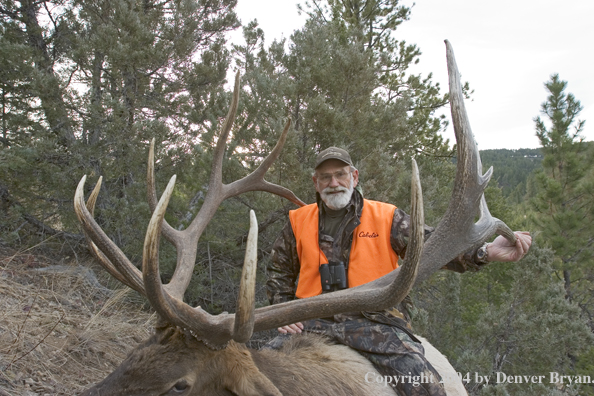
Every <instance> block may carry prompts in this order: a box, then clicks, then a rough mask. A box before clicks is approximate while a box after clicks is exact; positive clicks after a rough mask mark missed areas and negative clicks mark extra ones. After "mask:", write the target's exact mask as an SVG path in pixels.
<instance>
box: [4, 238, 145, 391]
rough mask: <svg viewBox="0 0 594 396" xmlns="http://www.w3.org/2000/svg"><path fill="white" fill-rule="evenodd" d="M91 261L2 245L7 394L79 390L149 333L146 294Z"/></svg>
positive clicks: (84, 387) (99, 375)
mask: <svg viewBox="0 0 594 396" xmlns="http://www.w3.org/2000/svg"><path fill="white" fill-rule="evenodd" d="M87 265H89V266H91V267H92V264H91V262H90V261H89V263H83V265H79V263H77V261H76V260H67V261H65V262H61V263H56V262H52V261H51V260H49V259H46V258H43V257H40V256H34V255H31V254H28V253H26V252H20V253H19V252H14V251H9V250H8V249H6V248H2V247H1V246H0V396H6V395H11V396H12V395H15V396H16V395H19V396H20V395H27V396H33V395H76V394H79V393H80V392H81V391H82V390H84V389H86V388H87V387H88V386H89V385H91V384H94V383H97V382H99V381H100V380H101V379H103V378H104V377H105V376H106V375H107V374H108V373H109V372H111V371H113V369H114V368H115V367H116V366H117V365H118V364H119V363H120V362H121V361H122V360H123V358H124V357H125V356H126V355H127V353H128V351H129V350H130V349H132V348H133V347H135V346H136V345H137V344H138V343H139V342H140V341H142V340H144V339H146V338H147V337H148V336H149V334H150V332H151V329H152V323H153V321H154V317H153V316H151V315H150V314H148V313H146V312H143V311H142V310H141V308H140V305H141V304H140V303H139V302H138V301H141V300H140V298H139V297H137V296H135V295H134V294H133V293H134V292H132V291H129V290H128V289H127V288H122V289H121V290H119V291H115V292H114V291H110V290H108V289H105V288H104V287H103V286H101V284H100V283H99V282H98V281H97V279H96V278H95V273H94V272H93V271H92V270H90V269H88V267H87Z"/></svg>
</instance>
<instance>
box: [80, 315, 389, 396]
mask: <svg viewBox="0 0 594 396" xmlns="http://www.w3.org/2000/svg"><path fill="white" fill-rule="evenodd" d="M370 372H371V373H374V375H373V378H374V379H375V378H376V377H377V376H379V374H378V373H377V371H376V370H375V369H374V368H373V366H372V364H371V363H370V362H369V361H368V360H367V359H365V358H364V357H363V356H361V355H359V354H358V353H357V352H355V351H354V350H352V349H350V348H348V347H346V346H344V345H336V344H334V343H332V342H331V341H329V340H328V339H326V338H324V337H322V336H318V335H314V334H311V335H297V336H294V337H292V338H291V339H290V340H289V341H287V342H286V343H285V344H284V345H283V347H282V348H281V349H280V350H272V349H263V350H253V349H249V348H247V347H246V346H245V345H244V344H240V343H236V342H234V341H231V342H229V344H228V345H227V347H226V348H224V349H222V350H212V349H210V348H208V347H206V345H205V344H204V343H203V342H201V341H197V340H196V339H195V338H194V337H193V336H192V335H191V334H190V333H189V332H184V331H182V330H180V329H179V328H177V327H171V326H168V327H166V328H165V329H159V330H157V332H156V334H155V335H153V336H152V337H151V338H149V339H148V340H147V341H145V342H144V343H142V344H141V345H139V346H138V347H137V348H136V349H134V350H133V351H132V353H131V354H130V355H129V356H128V357H127V358H126V359H125V360H124V362H122V364H121V365H120V366H119V367H118V368H117V369H116V370H115V371H114V372H113V373H111V374H110V375H109V376H108V377H107V378H105V380H103V381H102V382H101V383H99V384H97V385H96V386H95V387H93V388H92V389H89V390H88V391H87V392H85V393H84V394H83V396H99V395H108V394H109V395H111V396H124V395H126V396H131V395H141V394H142V395H145V396H146V395H163V394H169V393H167V391H168V390H170V389H171V388H172V387H173V386H174V385H175V383H176V382H179V381H186V383H187V384H188V385H189V386H190V389H189V391H188V393H181V394H195V393H194V392H195V391H197V390H200V394H205V395H206V394H207V395H209V396H223V395H227V396H231V395H241V396H282V395H301V396H307V395H319V396H340V395H345V396H347V395H348V396H351V395H374V396H394V395H395V392H394V391H393V390H392V389H391V388H390V387H388V386H384V385H383V384H380V383H377V382H375V381H366V380H365V378H366V377H365V376H366V374H368V373H370ZM114 384H115V386H114ZM122 384H124V385H122ZM114 387H115V389H114ZM193 390H194V392H193Z"/></svg>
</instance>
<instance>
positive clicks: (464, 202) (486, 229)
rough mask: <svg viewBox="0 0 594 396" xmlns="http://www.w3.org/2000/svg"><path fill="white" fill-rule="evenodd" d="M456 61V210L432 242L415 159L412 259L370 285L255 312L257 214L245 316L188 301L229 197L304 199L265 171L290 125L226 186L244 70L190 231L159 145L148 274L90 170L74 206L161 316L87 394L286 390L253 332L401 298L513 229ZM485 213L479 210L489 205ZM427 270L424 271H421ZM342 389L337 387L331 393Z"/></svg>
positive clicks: (452, 67) (110, 265)
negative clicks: (484, 159) (102, 206)
mask: <svg viewBox="0 0 594 396" xmlns="http://www.w3.org/2000/svg"><path fill="white" fill-rule="evenodd" d="M446 46H447V48H448V55H447V56H448V66H449V74H450V96H451V103H452V117H453V119H454V128H455V130H456V138H457V141H458V168H457V176H456V186H455V189H454V193H453V195H452V199H451V200H450V205H449V207H448V210H447V212H446V214H445V216H444V218H443V220H442V221H441V222H440V224H439V226H438V227H437V229H436V231H435V233H434V234H433V235H432V236H431V238H430V239H429V241H428V242H427V244H426V247H425V248H423V234H422V233H423V231H422V230H423V223H424V220H423V210H422V195H421V189H420V182H419V178H418V171H417V168H416V163H415V162H414V160H413V183H412V185H413V188H412V210H411V219H413V220H412V222H413V224H412V235H411V238H410V243H409V247H408V249H407V257H406V259H405V260H404V264H403V265H401V266H400V267H399V268H398V269H397V270H395V271H393V272H392V273H390V274H388V275H386V276H384V277H382V278H380V279H378V280H376V281H374V282H371V283H368V284H366V285H362V286H359V287H355V288H352V289H346V290H342V291H337V292H334V293H329V294H323V295H319V296H316V297H312V298H307V299H302V300H295V301H290V302H286V303H282V304H278V305H274V306H267V307H262V308H258V309H255V308H254V300H255V298H254V296H255V275H256V256H257V254H256V239H257V234H258V231H257V221H256V218H255V215H254V213H253V212H251V213H250V232H249V236H248V242H247V248H246V258H245V262H244V267H243V272H242V276H241V283H240V291H239V296H238V300H237V301H238V302H237V312H236V313H235V314H228V313H222V314H219V315H210V314H209V313H207V312H206V311H204V310H203V309H202V308H200V307H195V308H194V307H191V306H189V305H187V304H185V303H184V302H183V294H184V292H185V290H186V288H187V287H188V284H189V282H190V277H191V274H192V270H193V267H194V263H195V260H196V254H197V243H198V239H199V238H200V235H201V234H202V232H203V231H204V229H205V227H206V225H207V224H208V222H209V221H210V220H211V219H212V217H213V216H214V213H215V211H216V209H217V207H218V206H219V205H220V204H221V202H222V201H223V200H225V199H227V198H229V197H232V196H235V195H238V194H241V193H243V192H247V191H256V190H257V191H268V192H271V193H273V194H277V195H279V196H281V197H285V198H287V199H289V200H290V201H291V202H294V203H295V204H297V205H300V206H302V205H304V204H303V202H302V201H300V200H299V199H298V198H297V197H296V196H295V195H294V194H293V193H292V192H291V191H289V190H287V189H286V188H284V187H281V186H278V185H275V184H271V183H268V182H266V181H265V180H264V176H265V173H266V171H267V170H268V168H269V167H270V166H271V164H272V163H273V162H274V161H275V160H276V158H277V157H278V155H279V153H280V150H281V148H282V146H283V144H284V141H285V139H286V136H287V132H288V130H289V126H290V121H289V122H287V124H286V125H285V128H284V131H283V133H282V134H281V137H280V139H279V141H278V143H277V145H276V146H275V148H274V149H273V150H272V152H271V153H270V155H269V156H268V157H267V158H266V159H265V160H264V161H263V162H262V164H261V165H260V166H259V167H258V168H257V169H256V170H255V171H254V172H253V173H251V174H250V175H248V176H246V177H245V178H243V179H241V180H237V181H234V182H232V183H230V184H223V183H222V161H223V153H224V149H225V145H226V141H227V136H228V134H229V131H230V130H231V126H232V123H233V119H234V117H235V112H236V109H237V102H238V97H239V75H238V76H237V77H236V80H235V88H234V94H233V100H232V103H231V108H230V110H229V113H228V115H227V118H226V120H225V122H224V123H223V126H222V131H221V134H220V137H219V139H218V142H217V146H216V148H215V152H214V157H213V165H212V170H211V174H210V182H209V187H208V193H207V196H206V197H205V200H204V204H203V205H202V208H201V209H200V212H199V213H198V214H197V215H196V217H195V218H194V220H193V221H192V223H191V224H190V226H189V227H188V228H187V229H186V230H184V231H178V230H175V229H174V228H172V227H171V226H170V225H169V224H168V223H167V221H165V220H164V215H165V210H166V207H167V204H168V201H169V198H170V197H171V194H172V191H173V188H174V184H175V176H173V177H172V178H171V180H170V182H169V184H168V185H167V187H166V188H165V191H164V192H163V194H162V196H161V198H160V200H157V194H156V188H155V178H154V142H153V143H151V147H150V150H149V161H148V172H147V184H148V200H149V204H150V207H151V210H152V211H153V215H152V218H151V220H150V223H149V226H148V230H147V233H146V238H145V243H144V251H143V263H142V272H141V271H139V270H138V269H137V268H136V267H135V266H134V265H133V264H132V263H131V262H130V261H129V260H128V259H127V258H126V256H125V255H124V254H123V253H122V251H121V250H120V249H119V248H118V247H117V246H116V245H115V244H114V243H113V242H112V241H111V240H110V239H109V238H108V237H107V235H106V234H105V233H104V232H103V231H102V230H101V228H100V227H99V226H98V224H97V223H96V222H95V220H94V219H93V215H92V212H93V208H94V205H95V201H96V199H97V195H98V193H99V186H100V182H101V179H100V180H99V182H98V183H97V185H96V186H95V189H94V190H93V192H92V193H91V195H90V198H89V200H88V202H87V203H86V205H85V203H84V198H83V189H84V183H85V179H86V177H83V178H82V179H81V181H80V183H79V186H78V188H77V190H76V194H75V198H74V206H75V211H76V214H77V216H78V218H79V221H80V222H81V224H82V226H83V230H84V232H85V235H86V236H87V239H88V243H89V246H90V248H91V250H92V252H93V253H94V254H95V255H96V256H97V258H98V259H99V261H100V262H101V264H102V265H103V266H104V267H105V268H106V269H107V270H108V271H109V272H110V273H111V274H112V275H113V276H114V277H115V278H117V279H118V280H120V281H121V282H122V283H124V284H126V285H128V286H129V287H131V288H132V289H134V290H136V291H138V292H139V293H141V294H143V295H144V296H146V298H148V300H149V301H150V303H151V305H152V307H153V308H154V309H155V310H156V311H157V313H158V315H159V318H160V319H159V323H158V325H157V328H156V334H155V335H154V336H153V337H151V338H150V339H149V340H147V341H146V342H144V343H143V344H141V345H140V346H139V347H137V348H136V349H135V350H134V351H133V352H132V353H131V354H130V355H129V356H128V357H127V358H126V360H125V361H124V362H123V363H122V364H121V365H120V367H118V368H117V369H116V371H114V372H113V373H112V374H110V375H109V376H108V377H107V378H106V379H105V380H104V381H103V382H101V383H100V384H98V385H96V386H95V387H93V388H91V389H89V390H88V391H86V392H85V394H84V395H88V396H90V395H107V394H109V395H198V394H208V395H280V394H281V392H280V391H279V389H278V388H277V387H276V385H275V383H276V382H277V381H276V380H275V378H272V376H271V377H267V376H266V375H265V374H264V373H262V371H261V370H260V369H259V368H258V365H256V363H255V362H254V358H253V356H252V352H250V351H249V350H248V349H247V348H245V346H243V345H242V344H241V343H244V342H246V341H247V340H248V339H249V338H250V337H251V335H252V332H253V331H261V330H266V329H273V328H276V327H279V326H282V325H285V324H289V323H295V322H298V321H304V320H308V319H314V318H320V317H327V316H331V315H334V314H337V313H341V312H354V311H365V310H378V309H384V308H389V307H392V306H394V305H396V304H397V303H398V302H400V301H401V300H402V299H403V298H404V297H405V296H406V295H407V294H408V293H409V291H410V288H411V287H412V285H413V284H414V283H415V279H417V280H416V281H419V280H418V279H419V278H421V279H426V278H427V277H428V276H430V275H431V273H433V272H435V271H436V270H437V269H439V268H441V267H442V266H443V265H445V264H446V263H447V262H449V261H450V260H451V259H453V258H454V257H455V256H457V255H458V254H460V253H462V252H465V251H467V250H469V249H471V248H473V247H475V246H477V245H479V244H481V243H483V242H484V241H485V240H486V239H487V238H489V237H490V236H491V235H492V234H493V233H494V232H497V233H501V234H505V235H508V236H509V237H510V238H513V237H514V236H513V233H512V232H511V231H510V230H509V229H508V228H507V226H505V225H504V224H503V223H501V222H500V221H499V220H497V219H495V218H493V217H491V216H490V214H489V211H488V209H487V206H486V203H485V201H484V198H483V190H484V188H485V187H486V184H487V182H488V180H489V178H490V176H491V170H490V171H489V172H487V174H486V175H484V176H483V175H482V174H481V164H480V158H479V156H478V151H477V148H476V145H475V144H474V141H473V138H472V133H471V131H470V126H469V125H468V120H467V117H466V113H465V110H464V104H463V102H462V91H461V88H460V82H459V76H458V71H457V68H456V64H455V61H454V57H453V53H452V50H451V47H450V45H449V43H447V41H446ZM479 208H480V213H481V218H480V220H479V221H478V222H477V223H476V224H475V223H474V220H473V219H474V216H475V214H476V213H477V212H478V211H479ZM161 234H162V235H164V236H165V238H166V239H167V240H169V241H170V242H171V243H172V244H173V245H174V246H175V247H176V249H177V266H176V269H175V272H174V275H173V277H172V279H171V281H170V282H169V283H168V284H167V285H163V284H162V283H161V279H160V274H159V262H158V257H159V240H160V236H161ZM417 268H418V271H419V276H418V277H417V276H416V275H417ZM330 394H332V393H330Z"/></svg>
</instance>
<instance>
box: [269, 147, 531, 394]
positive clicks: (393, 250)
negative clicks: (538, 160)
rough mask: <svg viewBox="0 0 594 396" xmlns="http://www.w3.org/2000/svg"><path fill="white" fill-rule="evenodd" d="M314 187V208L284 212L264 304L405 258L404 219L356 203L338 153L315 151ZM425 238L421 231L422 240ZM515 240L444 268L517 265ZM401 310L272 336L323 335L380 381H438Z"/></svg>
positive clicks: (390, 209)
mask: <svg viewBox="0 0 594 396" xmlns="http://www.w3.org/2000/svg"><path fill="white" fill-rule="evenodd" d="M313 182H314V187H315V189H316V197H317V202H316V203H315V204H311V205H307V206H304V207H302V208H299V209H297V210H293V211H291V212H290V214H289V220H290V221H289V223H288V224H287V226H286V227H285V228H284V229H283V231H282V234H281V236H280V237H279V238H278V239H277V241H276V242H275V244H274V247H273V250H272V263H271V265H270V266H269V268H268V273H269V280H268V282H267V291H268V297H269V300H270V303H271V304H277V303H280V302H285V301H289V300H292V299H294V298H295V297H297V298H307V297H312V296H315V295H318V294H320V293H325V292H331V291H334V290H340V289H344V288H346V287H354V286H358V285H361V284H364V283H367V282H370V281H372V280H375V279H377V278H379V277H381V276H383V275H385V274H387V273H389V272H390V271H392V270H393V269H395V268H396V267H397V266H398V258H399V257H404V255H405V253H406V245H407V237H408V235H409V216H408V215H407V214H406V213H405V212H403V211H402V210H400V209H397V208H396V207H395V206H393V205H390V204H386V203H382V202H377V201H370V200H366V199H364V198H363V197H362V195H361V193H360V192H359V191H358V190H357V189H356V187H357V184H358V182H359V172H358V170H357V169H355V167H354V166H353V163H352V161H351V157H350V155H349V154H348V153H347V152H346V151H345V150H342V149H340V148H336V147H330V148H328V149H326V150H324V151H322V152H321V153H320V154H319V155H318V156H317V159H316V163H315V172H314V175H313ZM432 231H433V229H432V228H431V227H427V226H425V236H426V238H427V237H428V236H429V235H430V234H431V232H432ZM516 236H517V242H516V244H515V245H511V244H510V243H509V242H508V241H507V240H506V239H505V238H503V237H501V236H500V237H497V238H496V239H495V241H494V242H493V243H489V244H485V245H483V246H481V247H480V248H479V249H476V250H475V251H471V252H467V253H465V254H462V255H461V256H459V257H457V258H456V259H455V260H453V261H452V262H450V263H448V265H447V266H446V268H448V269H451V270H454V271H457V272H464V271H466V270H467V269H475V270H477V269H479V268H480V267H481V266H482V265H484V264H486V263H488V262H489V261H518V260H519V259H521V258H522V257H523V256H524V255H525V254H526V252H527V251H528V249H529V248H530V245H531V243H532V239H531V237H530V234H529V233H527V232H516ZM408 306H410V300H405V301H404V302H403V303H402V304H400V306H399V307H395V308H394V309H391V310H388V311H383V312H357V313H347V314H342V315H335V316H334V317H332V318H323V319H319V320H311V321H307V322H305V323H295V324H292V325H288V326H283V327H281V328H279V329H278V330H279V332H280V333H282V334H295V333H301V332H302V331H303V330H307V331H311V332H316V333H320V334H324V335H328V336H330V337H331V338H333V339H335V340H336V341H338V342H340V343H343V344H346V345H348V346H350V347H351V348H353V349H355V350H357V351H358V352H360V353H361V354H363V355H364V356H366V357H367V358H368V359H369V360H370V361H371V362H372V363H374V365H375V366H376V368H377V369H378V370H379V371H380V373H381V374H383V375H394V374H395V373H399V374H400V375H409V373H410V374H412V375H420V374H421V373H424V374H425V376H426V377H429V375H433V378H439V375H438V374H437V372H435V370H434V369H433V367H431V365H430V364H429V363H428V362H427V361H426V360H425V358H424V351H423V348H422V346H421V345H420V343H419V342H418V340H416V338H415V337H414V335H413V334H412V333H410V331H409V329H410V324H409V320H410V317H409V314H408V309H407V307H408ZM282 341H283V336H281V337H278V338H277V339H275V340H273V341H272V342H271V343H270V346H271V347H273V348H275V347H278V346H280V344H281V343H282ZM397 389H398V390H399V391H400V392H401V393H402V394H406V395H414V396H416V395H445V392H444V390H443V388H442V386H441V385H440V384H439V383H438V381H436V383H434V384H423V386H413V385H412V384H407V383H401V384H399V385H398V386H397Z"/></svg>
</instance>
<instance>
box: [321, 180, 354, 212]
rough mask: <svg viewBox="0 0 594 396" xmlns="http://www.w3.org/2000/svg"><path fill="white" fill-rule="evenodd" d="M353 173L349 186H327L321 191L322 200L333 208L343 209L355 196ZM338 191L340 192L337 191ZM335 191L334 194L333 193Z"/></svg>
mask: <svg viewBox="0 0 594 396" xmlns="http://www.w3.org/2000/svg"><path fill="white" fill-rule="evenodd" d="M353 179H354V178H353V175H352V174H351V181H350V183H349V187H348V188H346V187H326V188H325V189H323V190H322V192H321V193H320V197H321V198H322V201H324V203H325V204H326V206H327V207H329V208H330V209H332V210H338V209H342V208H344V207H345V206H347V205H348V204H349V202H351V197H352V196H353V190H354V187H353V184H354V183H353ZM337 191H338V193H337ZM333 192H334V194H332V193H333Z"/></svg>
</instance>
